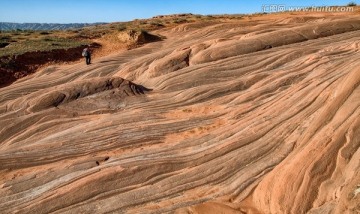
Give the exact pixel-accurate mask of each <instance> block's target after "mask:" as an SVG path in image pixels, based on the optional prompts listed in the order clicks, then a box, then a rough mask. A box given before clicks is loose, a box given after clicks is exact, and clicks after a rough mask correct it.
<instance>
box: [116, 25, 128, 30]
mask: <svg viewBox="0 0 360 214" xmlns="http://www.w3.org/2000/svg"><path fill="white" fill-rule="evenodd" d="M126 28H127V27H126V25H124V24H120V25H118V26H117V30H118V31H124V30H126Z"/></svg>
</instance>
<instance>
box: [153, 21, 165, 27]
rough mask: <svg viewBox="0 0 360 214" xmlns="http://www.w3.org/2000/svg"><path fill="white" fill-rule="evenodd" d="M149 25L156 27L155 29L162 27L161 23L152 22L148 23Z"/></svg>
mask: <svg viewBox="0 0 360 214" xmlns="http://www.w3.org/2000/svg"><path fill="white" fill-rule="evenodd" d="M150 25H152V26H156V27H163V26H164V24H163V23H161V21H153V22H150Z"/></svg>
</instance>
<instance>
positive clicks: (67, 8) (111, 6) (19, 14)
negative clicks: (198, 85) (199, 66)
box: [0, 0, 358, 23]
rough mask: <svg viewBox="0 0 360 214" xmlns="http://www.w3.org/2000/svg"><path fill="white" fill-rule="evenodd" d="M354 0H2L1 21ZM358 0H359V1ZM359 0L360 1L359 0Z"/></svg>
mask: <svg viewBox="0 0 360 214" xmlns="http://www.w3.org/2000/svg"><path fill="white" fill-rule="evenodd" d="M350 1H351V0H323V1H318V0H302V1H299V0H297V1H293V0H287V1H286V0H271V1H270V0H263V1H260V0H252V1H241V0H0V22H20V23H23V22H39V23H93V22H115V21H130V20H133V19H136V18H150V17H152V16H155V15H163V14H174V13H194V14H204V15H206V14H239V13H254V12H261V8H262V5H264V4H265V5H267V4H285V5H287V6H325V5H346V4H347V3H349V2H350ZM355 2H357V1H355ZM357 3H358V2H357Z"/></svg>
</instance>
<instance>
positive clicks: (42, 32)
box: [40, 31, 50, 35]
mask: <svg viewBox="0 0 360 214" xmlns="http://www.w3.org/2000/svg"><path fill="white" fill-rule="evenodd" d="M40 34H41V35H49V34H50V33H49V32H47V31H41V32H40Z"/></svg>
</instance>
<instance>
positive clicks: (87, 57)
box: [82, 45, 91, 65]
mask: <svg viewBox="0 0 360 214" xmlns="http://www.w3.org/2000/svg"><path fill="white" fill-rule="evenodd" d="M82 56H84V57H85V61H86V64H87V65H90V64H91V50H90V45H89V46H88V47H86V48H84V50H83V52H82Z"/></svg>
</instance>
